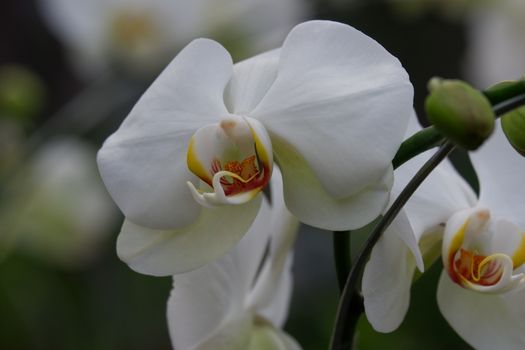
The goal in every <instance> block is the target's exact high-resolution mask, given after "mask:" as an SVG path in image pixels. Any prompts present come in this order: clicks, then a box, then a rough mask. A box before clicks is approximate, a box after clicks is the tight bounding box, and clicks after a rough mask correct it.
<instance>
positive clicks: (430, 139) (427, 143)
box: [392, 80, 525, 169]
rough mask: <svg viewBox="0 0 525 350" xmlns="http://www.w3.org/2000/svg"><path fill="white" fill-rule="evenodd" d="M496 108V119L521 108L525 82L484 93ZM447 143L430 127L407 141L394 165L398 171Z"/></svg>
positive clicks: (511, 83) (507, 84) (506, 85)
mask: <svg viewBox="0 0 525 350" xmlns="http://www.w3.org/2000/svg"><path fill="white" fill-rule="evenodd" d="M483 94H485V96H486V97H487V99H488V100H489V101H490V103H491V104H492V105H493V106H494V113H496V117H500V116H501V115H503V114H505V113H506V112H509V111H511V110H512V109H514V108H516V107H519V106H521V105H522V104H523V100H524V98H525V80H520V81H516V82H509V83H506V84H501V85H500V86H496V87H494V88H491V89H489V90H486V91H484V92H483ZM444 141H445V138H444V137H443V135H441V134H440V133H439V131H437V130H436V128H435V127H434V126H429V127H427V128H425V129H423V130H420V131H418V132H416V133H415V134H414V135H412V136H410V137H409V138H408V139H406V140H405V141H404V142H403V143H402V144H401V146H400V147H399V150H398V151H397V153H396V155H395V157H394V159H393V160H392V165H393V167H394V169H397V168H398V167H399V166H401V165H402V164H403V163H405V162H406V161H408V160H410V159H412V158H414V157H415V156H417V155H418V154H421V153H423V152H425V151H428V150H429V149H432V148H434V147H437V146H439V145H441V144H442V143H443V142H444Z"/></svg>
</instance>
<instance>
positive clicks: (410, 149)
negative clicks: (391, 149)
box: [392, 126, 445, 169]
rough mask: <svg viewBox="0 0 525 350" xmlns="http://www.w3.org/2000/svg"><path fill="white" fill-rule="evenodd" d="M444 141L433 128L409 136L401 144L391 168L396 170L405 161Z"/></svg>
mask: <svg viewBox="0 0 525 350" xmlns="http://www.w3.org/2000/svg"><path fill="white" fill-rule="evenodd" d="M444 141H445V138H444V137H443V135H441V133H440V132H439V131H437V130H436V128H435V127H434V126H429V127H426V128H424V129H423V130H420V131H418V132H416V133H415V134H414V135H412V136H410V137H409V138H408V139H406V140H405V141H404V142H403V143H402V144H401V146H400V147H399V150H398V151H397V153H396V155H395V157H394V159H392V166H393V167H394V169H397V168H398V167H399V166H401V165H402V164H403V163H405V162H406V161H408V160H410V159H412V158H414V157H415V156H417V155H418V154H421V153H423V152H425V151H428V150H429V149H431V148H434V147H437V146H439V145H440V144H442V143H443V142H444Z"/></svg>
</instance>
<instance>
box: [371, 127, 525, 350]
mask: <svg viewBox="0 0 525 350" xmlns="http://www.w3.org/2000/svg"><path fill="white" fill-rule="evenodd" d="M414 123H415V122H414ZM412 129H413V130H414V131H415V128H412ZM424 158H425V155H424V154H423V155H421V156H419V157H418V158H416V159H413V160H412V161H410V162H409V163H407V164H406V165H404V166H403V167H401V168H400V169H399V171H398V172H396V175H397V176H396V183H395V185H394V189H393V192H394V193H395V192H399V191H400V190H401V189H402V188H403V187H404V184H405V183H406V182H408V180H409V179H410V178H411V177H412V176H413V175H414V173H415V171H416V170H417V169H418V168H419V167H420V166H421V164H422V161H423V160H424ZM471 159H472V162H473V165H474V168H475V170H476V172H477V174H478V178H479V183H480V188H481V189H480V195H479V198H477V196H476V195H475V193H474V192H473V191H472V190H471V188H470V187H469V185H468V184H467V183H466V182H465V181H464V180H463V179H462V178H461V177H460V176H459V174H458V173H457V172H456V171H455V169H454V168H453V167H452V165H451V164H449V163H443V164H441V165H440V167H438V169H436V170H435V171H434V172H432V174H431V175H430V176H429V178H428V179H427V181H426V182H424V183H423V184H422V186H421V187H420V188H419V189H418V190H417V191H416V192H415V193H414V196H413V197H412V198H411V199H410V200H409V201H408V203H407V205H406V206H405V207H404V209H403V212H402V213H401V214H400V215H399V216H398V217H397V218H396V220H395V221H394V223H393V225H392V226H391V227H390V228H389V229H388V230H387V231H386V232H385V234H384V236H383V237H382V238H381V239H380V241H379V242H378V244H377V245H376V246H375V247H374V250H373V251H372V254H371V257H370V260H369V262H368V264H367V266H366V268H365V270H364V275H363V286H362V292H363V296H364V304H365V311H366V315H367V317H368V320H369V321H370V323H371V324H372V325H373V327H374V328H375V329H376V330H378V331H381V332H391V331H393V330H395V329H396V328H397V327H398V326H399V325H400V324H401V322H402V320H403V318H404V316H405V314H406V312H407V309H408V305H409V301H410V287H411V285H412V281H413V279H414V274H415V272H416V269H418V270H420V271H421V272H423V271H424V269H426V268H428V267H429V266H430V265H431V264H432V263H433V262H434V261H435V260H436V259H438V258H439V256H441V260H442V263H443V273H442V275H441V278H440V281H439V286H438V290H437V301H438V305H439V308H440V310H441V313H442V314H443V316H444V317H445V319H446V320H447V321H448V322H449V324H450V325H451V326H452V328H453V329H454V330H455V331H456V332H457V333H458V334H459V335H460V336H461V337H462V338H463V339H465V340H466V341H467V342H468V343H469V344H471V345H472V346H474V347H475V348H476V349H496V348H505V349H522V348H523V346H524V345H525V337H524V333H523V329H524V327H525V319H524V318H523V315H524V314H523V308H522V307H521V306H520V304H521V301H520V300H522V299H523V298H524V297H525V293H524V292H525V290H524V289H523V287H524V286H525V284H524V283H525V273H524V272H525V270H524V268H525V265H524V263H525V221H524V220H523V218H524V216H523V213H522V207H521V206H520V204H519V203H520V201H521V198H522V196H523V195H524V194H525V193H524V192H523V191H522V188H523V186H521V185H520V183H521V180H522V178H523V176H522V174H523V172H524V171H525V160H524V159H523V158H522V156H520V155H519V154H518V153H517V152H515V150H513V149H512V147H511V145H510V144H509V142H508V141H507V139H506V137H505V135H504V134H503V131H502V129H501V127H500V126H499V125H498V126H497V127H496V129H495V132H494V134H493V135H492V136H491V137H490V138H489V139H488V140H487V141H486V143H485V144H484V145H483V146H482V147H481V148H480V149H479V150H477V151H475V152H472V153H471ZM407 236H409V237H413V238H415V239H407V238H406V237H407Z"/></svg>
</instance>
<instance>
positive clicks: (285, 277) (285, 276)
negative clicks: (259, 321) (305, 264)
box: [257, 254, 293, 327]
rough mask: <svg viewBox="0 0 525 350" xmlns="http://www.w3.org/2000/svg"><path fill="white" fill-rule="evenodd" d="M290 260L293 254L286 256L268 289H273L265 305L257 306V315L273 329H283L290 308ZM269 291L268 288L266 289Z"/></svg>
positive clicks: (291, 285)
mask: <svg viewBox="0 0 525 350" xmlns="http://www.w3.org/2000/svg"><path fill="white" fill-rule="evenodd" d="M292 260H293V254H289V255H288V259H287V260H286V263H285V265H284V267H283V269H282V270H281V271H280V274H279V275H278V276H277V277H278V278H277V281H275V283H273V284H272V285H269V284H268V285H267V286H268V287H273V290H272V291H271V293H269V296H270V297H271V298H268V299H267V300H263V301H266V304H262V305H260V306H259V309H258V310H257V314H258V315H261V316H263V317H264V318H266V319H267V320H269V321H270V322H271V323H272V324H273V325H274V326H275V327H283V325H284V323H285V322H286V319H287V317H288V311H289V308H290V299H291V297H292V290H293V275H292ZM268 289H269V288H268Z"/></svg>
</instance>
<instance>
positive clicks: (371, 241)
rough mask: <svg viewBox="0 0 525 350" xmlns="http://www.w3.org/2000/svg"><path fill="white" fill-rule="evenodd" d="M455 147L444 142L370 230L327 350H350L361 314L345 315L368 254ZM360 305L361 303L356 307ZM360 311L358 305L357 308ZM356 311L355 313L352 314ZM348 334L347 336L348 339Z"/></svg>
mask: <svg viewBox="0 0 525 350" xmlns="http://www.w3.org/2000/svg"><path fill="white" fill-rule="evenodd" d="M454 147H455V145H454V144H453V143H452V142H450V141H447V142H445V143H444V144H443V145H442V146H441V147H440V149H439V150H438V151H437V152H436V154H434V156H432V158H430V159H429V160H428V161H427V162H426V163H425V164H424V165H423V167H422V168H421V169H420V170H419V171H418V172H417V173H416V175H415V176H414V178H412V180H410V182H409V183H408V185H407V186H406V187H405V188H404V189H403V191H402V192H401V193H400V194H399V196H398V197H397V199H396V200H395V201H394V203H393V204H392V206H391V207H390V208H389V209H388V211H387V212H386V213H385V215H384V216H383V218H382V219H381V221H380V222H379V224H378V225H377V226H376V227H375V228H374V230H373V231H372V233H371V234H370V236H369V237H368V239H367V241H366V242H365V244H364V245H363V247H362V248H361V250H360V252H359V254H358V256H357V259H356V262H355V264H354V265H353V266H352V269H351V271H350V275H349V276H348V279H347V280H346V284H345V287H344V289H343V294H342V296H341V300H340V302H339V308H338V310H337V316H336V323H335V327H334V331H333V334H332V339H331V349H332V350H346V349H351V347H352V338H353V334H354V329H355V326H356V323H357V320H358V319H359V317H358V316H357V317H356V316H355V314H358V315H359V314H360V313H361V312H349V311H350V310H352V306H353V305H356V301H355V299H356V296H357V289H356V286H357V282H358V277H359V276H360V274H361V271H362V270H363V268H364V265H365V263H366V262H367V260H368V256H369V255H370V252H371V251H372V248H373V247H374V245H375V243H376V242H377V241H378V240H379V238H380V237H381V234H382V233H383V231H384V230H385V229H386V228H387V227H388V226H389V225H390V224H391V223H392V221H393V220H394V218H395V217H396V216H397V214H398V213H399V211H400V210H401V208H402V207H403V206H404V205H405V203H406V202H407V201H408V199H409V198H410V197H411V196H412V194H413V193H414V192H415V191H416V189H417V188H418V187H419V185H421V183H422V182H423V180H425V179H426V178H427V176H428V175H429V174H430V173H431V172H432V170H434V168H435V167H436V166H438V164H439V163H441V161H442V160H443V159H445V158H446V156H447V155H448V154H449V153H450V152H451V151H452V150H453V149H454ZM360 304H361V303H360ZM361 307H362V304H361ZM352 311H358V310H352ZM348 334H351V336H350V337H349V336H348Z"/></svg>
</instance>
